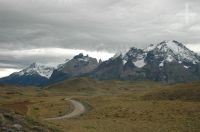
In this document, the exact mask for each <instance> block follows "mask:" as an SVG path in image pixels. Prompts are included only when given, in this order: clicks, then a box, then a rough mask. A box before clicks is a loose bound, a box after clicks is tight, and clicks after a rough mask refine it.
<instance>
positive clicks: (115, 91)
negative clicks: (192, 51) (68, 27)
mask: <svg viewBox="0 0 200 132" xmlns="http://www.w3.org/2000/svg"><path fill="white" fill-rule="evenodd" d="M0 90H1V93H0V108H4V109H10V110H13V111H16V112H18V113H20V114H23V115H24V116H26V117H28V118H30V119H32V120H34V121H37V122H39V123H41V124H44V125H45V126H48V127H53V128H56V129H58V130H60V131H64V132H65V131H66V132H68V131H69V132H199V131H200V82H191V83H186V84H177V85H162V84H158V83H154V82H149V81H138V82H130V81H97V80H93V79H88V78H73V79H70V80H67V81H63V82H61V83H57V84H54V85H51V86H49V87H46V88H43V89H37V88H18V87H14V86H0ZM65 98H73V99H77V100H80V101H81V102H83V103H84V104H87V105H86V107H87V108H88V111H87V113H85V114H83V115H81V116H79V117H76V118H73V119H62V120H54V121H45V120H44V119H46V118H49V117H56V116H62V115H64V114H65V113H68V112H69V111H70V110H71V109H72V108H71V106H70V104H68V103H67V102H66V101H64V99H65ZM52 131H53V130H52Z"/></svg>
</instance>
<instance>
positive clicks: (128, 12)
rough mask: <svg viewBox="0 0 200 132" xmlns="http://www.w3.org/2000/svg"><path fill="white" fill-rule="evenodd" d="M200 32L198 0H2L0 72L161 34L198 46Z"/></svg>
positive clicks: (103, 53) (153, 39)
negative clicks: (187, 11) (187, 12)
mask: <svg viewBox="0 0 200 132" xmlns="http://www.w3.org/2000/svg"><path fill="white" fill-rule="evenodd" d="M186 5H188V6H189V13H190V16H189V17H188V18H189V19H188V20H187V17H185V16H183V13H184V12H186V7H185V6H186ZM199 36H200V1H199V0H192V1H191V0H0V77H2V76H5V75H8V74H10V73H11V72H13V71H16V70H19V69H22V68H24V67H26V66H28V65H29V64H30V63H32V62H39V63H43V64H50V65H56V64H58V63H62V62H63V61H64V60H65V59H67V58H71V57H73V56H74V55H76V54H78V53H79V52H83V53H84V54H89V55H90V56H92V57H96V58H98V59H99V58H102V59H103V60H106V59H108V58H109V57H111V56H113V54H114V53H116V52H118V51H119V50H123V49H127V48H129V47H133V46H134V47H138V48H145V47H146V46H147V45H149V44H151V43H159V42H160V41H163V40H177V41H180V42H182V43H184V44H186V45H188V47H189V48H191V49H193V50H195V51H197V52H199V51H200V37H199Z"/></svg>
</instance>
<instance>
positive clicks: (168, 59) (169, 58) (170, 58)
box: [166, 55, 174, 62]
mask: <svg viewBox="0 0 200 132" xmlns="http://www.w3.org/2000/svg"><path fill="white" fill-rule="evenodd" d="M166 60H167V61H168V62H172V61H173V60H174V58H173V57H172V56H171V55H168V56H167V58H166Z"/></svg>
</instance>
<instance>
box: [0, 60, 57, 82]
mask: <svg viewBox="0 0 200 132" xmlns="http://www.w3.org/2000/svg"><path fill="white" fill-rule="evenodd" d="M53 70H54V68H52V67H46V66H44V65H39V64H37V63H33V64H31V65H30V66H29V67H27V68H25V69H23V70H21V71H20V72H15V73H13V74H11V75H10V76H8V77H4V78H1V79H0V82H1V83H6V84H15V85H34V86H42V85H45V83H46V82H47V80H48V79H49V78H50V77H51V75H52V73H53Z"/></svg>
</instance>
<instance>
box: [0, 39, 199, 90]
mask: <svg viewBox="0 0 200 132" xmlns="http://www.w3.org/2000/svg"><path fill="white" fill-rule="evenodd" d="M80 76H81V77H82V76H85V77H91V78H94V79H98V80H114V79H115V80H151V81H156V82H161V83H168V84H171V83H180V82H188V81H195V80H199V79H200V56H199V55H198V54H197V53H195V52H193V51H191V50H189V49H188V48H187V47H185V46H184V45H183V44H182V43H180V42H178V41H175V40H173V41H163V42H161V43H159V44H151V45H149V46H148V47H147V48H145V49H137V48H135V47H132V48H130V50H129V51H128V52H125V53H118V54H116V55H115V56H113V57H112V58H110V59H109V60H107V61H103V62H101V61H99V62H98V61H97V59H95V58H92V57H89V56H88V55H87V56H84V55H83V54H82V53H80V54H79V55H77V56H75V57H74V58H72V59H71V60H67V61H66V62H65V63H63V64H61V65H59V66H58V67H57V68H52V67H46V66H42V65H39V64H36V63H33V64H31V65H30V66H29V67H27V68H25V69H24V70H22V71H20V72H16V73H13V74H11V75H10V76H8V77H4V78H1V79H0V83H6V84H19V85H35V86H45V85H49V84H53V83H56V82H59V81H62V80H65V79H69V78H72V77H80Z"/></svg>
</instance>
